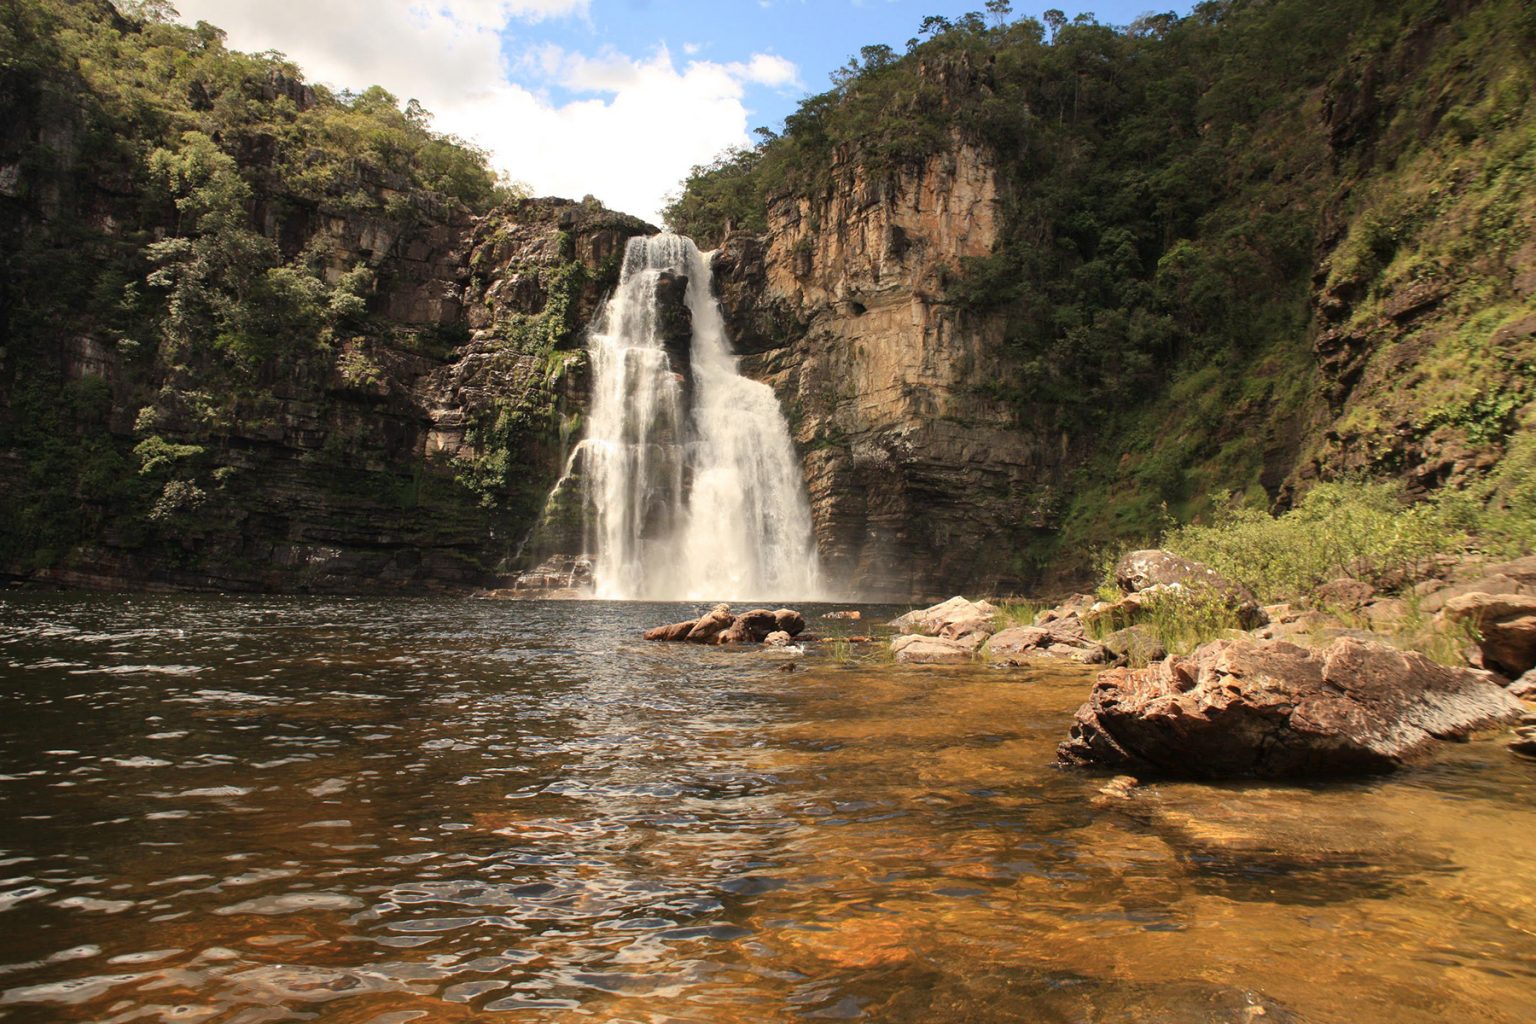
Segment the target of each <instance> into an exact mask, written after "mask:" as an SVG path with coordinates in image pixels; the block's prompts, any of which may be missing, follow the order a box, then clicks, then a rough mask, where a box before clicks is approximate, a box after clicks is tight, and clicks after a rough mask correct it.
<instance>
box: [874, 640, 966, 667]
mask: <svg viewBox="0 0 1536 1024" xmlns="http://www.w3.org/2000/svg"><path fill="white" fill-rule="evenodd" d="M891 651H892V653H894V654H895V656H896V660H897V661H904V662H908V663H910V664H914V665H943V664H959V663H962V662H968V661H972V660H973V659H974V658H975V657H976V648H975V647H974V646H972V645H970V644H967V643H963V642H961V641H959V640H948V639H946V638H944V637H941V636H923V635H922V634H921V633H908V634H907V635H905V636H898V637H896V638H895V639H894V640H892V641H891Z"/></svg>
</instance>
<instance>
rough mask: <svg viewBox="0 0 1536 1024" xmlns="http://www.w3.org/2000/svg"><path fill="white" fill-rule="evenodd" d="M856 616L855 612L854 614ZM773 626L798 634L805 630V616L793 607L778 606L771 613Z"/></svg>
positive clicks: (793, 635)
mask: <svg viewBox="0 0 1536 1024" xmlns="http://www.w3.org/2000/svg"><path fill="white" fill-rule="evenodd" d="M855 617H857V614H855ZM773 624H774V628H775V629H778V630H782V631H783V632H785V633H788V634H789V635H790V636H792V637H795V636H799V635H800V634H801V633H803V632H804V631H805V616H804V615H801V614H800V613H799V612H797V611H795V610H794V609H793V608H780V609H779V610H778V611H776V612H774V613H773Z"/></svg>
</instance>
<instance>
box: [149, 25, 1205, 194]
mask: <svg viewBox="0 0 1536 1024" xmlns="http://www.w3.org/2000/svg"><path fill="white" fill-rule="evenodd" d="M173 2H174V4H175V6H176V8H177V10H178V11H179V12H180V14H181V17H182V20H184V21H186V22H188V23H194V22H197V21H207V22H210V23H212V24H214V25H217V26H218V27H220V28H222V29H224V30H225V31H226V32H227V33H228V40H227V41H228V45H229V46H231V47H232V48H234V49H237V50H248V51H264V50H277V51H280V52H282V53H284V54H286V55H287V56H288V57H289V58H290V59H292V60H293V61H295V62H296V63H297V64H298V65H299V66H300V67H302V68H303V69H304V72H305V75H306V77H308V78H309V79H310V80H312V81H318V82H323V83H325V84H326V85H328V86H331V87H332V88H335V89H343V88H350V89H352V90H354V91H359V92H360V91H362V90H363V89H365V88H367V87H368V86H370V85H382V86H383V87H384V88H386V89H388V90H389V91H390V92H392V93H394V94H395V95H396V96H398V97H399V98H400V101H401V102H402V103H404V102H405V101H406V100H409V99H416V100H419V101H420V102H421V103H422V104H423V105H424V106H425V107H426V108H427V109H428V110H430V111H431V112H432V113H433V115H434V122H433V123H434V126H435V127H436V128H437V129H438V130H439V131H443V132H449V133H451V134H454V135H457V136H459V137H460V138H463V139H466V140H468V141H470V142H473V143H475V144H476V145H479V146H481V147H483V148H484V149H486V150H487V151H489V153H490V154H491V162H492V164H493V165H494V166H495V167H496V168H497V169H498V170H500V171H503V172H504V173H506V174H507V175H508V176H509V177H511V178H513V179H515V180H517V181H521V182H524V183H526V184H527V185H528V186H530V187H531V188H532V189H533V192H534V194H536V195H558V196H564V197H567V198H571V199H580V198H581V197H583V196H586V195H594V196H596V197H597V198H599V199H601V200H602V201H603V202H604V203H605V204H606V205H607V206H609V207H611V208H613V209H618V210H623V211H625V212H627V213H633V214H636V215H638V216H641V217H644V218H645V219H647V220H649V221H652V222H653V223H657V224H659V223H660V222H661V208H662V206H663V205H664V204H665V202H666V197H667V196H668V195H669V194H671V193H674V192H676V191H677V189H678V186H679V183H680V182H681V181H682V179H683V178H684V177H685V176H686V175H687V173H688V170H689V168H691V167H692V166H693V165H695V164H700V163H707V162H708V161H709V160H711V159H713V158H714V157H715V156H716V155H717V154H719V153H720V152H722V151H723V150H725V149H726V148H727V147H729V146H736V145H746V144H748V143H749V142H751V141H752V136H751V130H752V129H753V128H755V127H758V126H759V125H761V126H765V127H769V128H774V129H777V128H778V127H779V126H780V125H781V123H782V121H783V119H784V116H785V115H786V114H789V113H792V112H793V111H794V109H795V106H796V104H797V103H798V101H799V100H800V99H801V98H802V97H804V96H806V95H809V94H811V93H816V92H821V91H823V90H825V89H827V88H828V87H829V85H830V82H829V79H828V75H829V74H830V73H831V72H832V71H833V70H834V69H835V68H837V67H840V66H841V65H843V64H844V63H845V62H846V61H847V60H848V58H849V57H850V56H851V55H853V54H856V53H857V52H858V50H859V48H860V47H861V46H865V45H868V44H871V43H885V44H887V45H889V46H891V47H893V48H895V49H896V50H897V51H898V52H900V51H901V50H903V49H904V48H905V45H906V41H907V40H908V39H909V38H911V37H912V36H914V35H916V34H917V27H918V25H919V24H920V23H921V22H922V20H923V18H924V17H925V16H927V15H930V14H940V15H944V16H946V17H954V16H956V15H959V14H962V13H964V12H966V11H969V10H978V9H982V8H983V3H982V0H712V2H711V0H173ZM1014 6H1015V9H1016V13H1017V14H1020V15H1023V14H1032V15H1034V16H1036V17H1038V16H1039V14H1040V11H1042V10H1045V9H1046V8H1047V7H1052V6H1054V7H1059V8H1060V9H1061V10H1063V11H1065V12H1066V13H1067V14H1069V15H1071V14H1075V13H1077V12H1079V11H1085V10H1087V11H1092V12H1094V13H1095V14H1097V16H1098V18H1099V20H1100V21H1103V22H1107V23H1110V24H1116V25H1122V24H1126V23H1128V22H1130V21H1132V20H1134V19H1135V18H1136V17H1137V16H1138V15H1141V14H1144V13H1146V12H1147V11H1149V10H1170V9H1175V10H1181V11H1182V10H1186V9H1187V8H1188V6H1189V5H1188V3H1166V2H1165V3H1163V4H1161V5H1159V4H1157V3H1155V2H1154V3H1149V2H1147V0H1105V2H1100V3H1089V4H1071V3H1060V2H1057V3H1051V2H1050V0H1045V2H1043V3H1041V4H1040V5H1039V9H1036V8H1035V7H1033V6H1026V5H1025V4H1024V3H1020V2H1018V0H1015V4H1014Z"/></svg>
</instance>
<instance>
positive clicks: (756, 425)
mask: <svg viewBox="0 0 1536 1024" xmlns="http://www.w3.org/2000/svg"><path fill="white" fill-rule="evenodd" d="M684 279H686V281H685V280H684ZM679 292H681V295H679ZM668 297H670V298H671V299H672V300H674V301H671V302H667V301H664V299H666V298H668ZM678 298H681V299H682V302H681V303H678V302H676V301H675V300H676V299H678ZM683 309H686V314H684V313H683V312H682V310H683ZM587 350H588V353H589V355H590V357H591V363H592V374H593V383H592V409H591V413H590V416H589V418H588V423H587V431H586V436H585V438H584V439H583V440H582V442H581V443H580V445H579V446H578V449H577V451H576V453H575V454H574V455H573V457H572V461H573V463H575V462H576V461H578V460H579V462H580V472H581V477H582V481H583V486H584V488H585V501H584V508H585V516H586V523H587V526H586V530H587V550H588V551H589V552H590V553H591V556H592V562H593V586H594V590H595V592H596V595H597V596H598V597H604V598H614V599H652V600H679V599H693V600H715V599H719V600H751V599H763V600H769V599H773V600H789V599H805V598H808V597H815V596H817V594H818V592H819V591H820V589H821V588H820V582H819V572H818V568H817V560H816V545H815V540H814V537H813V535H812V531H811V514H810V507H809V504H808V503H807V501H806V497H805V489H804V485H803V481H802V479H801V474H800V463H799V460H798V459H797V458H796V457H795V450H794V445H793V444H792V443H791V441H790V437H789V426H788V424H787V423H786V422H785V420H784V416H783V414H782V413H781V412H780V410H779V404H778V401H777V399H776V398H775V397H774V394H773V390H772V389H771V388H769V387H768V386H767V385H766V384H760V383H758V382H757V381H754V380H749V379H748V378H746V377H743V376H741V374H740V373H739V372H738V368H737V359H736V356H735V355H734V354H733V353H732V351H731V345H730V340H729V339H728V338H727V336H726V332H725V322H724V318H723V317H722V315H721V312H720V305H719V303H718V302H716V301H715V297H714V294H713V281H712V275H711V271H710V266H709V261H708V259H707V257H705V256H704V255H703V254H701V253H700V252H699V250H698V248H697V247H696V246H695V245H694V244H693V242H692V241H690V240H689V239H687V238H683V237H680V236H678V235H670V234H663V235H657V236H655V237H652V238H634V239H631V240H630V242H629V245H628V248H627V249H626V250H625V254H624V265H623V269H622V272H621V276H620V279H619V285H618V289H617V290H616V291H615V292H614V294H613V296H612V298H611V299H610V300H609V302H608V304H607V307H606V308H605V309H604V310H603V312H602V314H601V315H600V316H599V317H598V319H597V321H596V323H595V324H594V325H593V328H592V330H591V332H590V334H589V336H588V343H587Z"/></svg>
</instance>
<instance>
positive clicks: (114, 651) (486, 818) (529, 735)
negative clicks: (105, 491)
mask: <svg viewBox="0 0 1536 1024" xmlns="http://www.w3.org/2000/svg"><path fill="white" fill-rule="evenodd" d="M693 610H694V609H693V608H692V607H686V606H678V605H642V604H607V603H597V602H585V603H565V604H555V603H550V604H499V603H489V602H473V601H460V600H337V599H297V598H294V599H275V598H274V599H268V598H261V599H257V598H242V599H236V598H202V597H102V596H92V597H80V598H75V597H66V596H45V595H21V596H16V595H8V596H7V597H6V598H4V600H3V601H0V739H3V763H0V1019H3V1020H4V1021H6V1022H8V1024H31V1022H43V1021H47V1022H60V1021H69V1022H76V1021H79V1022H85V1021H90V1022H102V1024H120V1022H129V1021H184V1022H230V1024H234V1022H240V1024H256V1022H267V1021H290V1020H292V1021H324V1022H356V1024H365V1022H366V1024H406V1022H410V1021H421V1022H435V1021H494V1020H498V1019H503V1018H504V1019H507V1020H526V1021H560V1022H565V1021H572V1022H575V1021H615V1022H617V1021H635V1022H669V1021H697V1022H708V1024H730V1022H777V1021H798V1020H823V1019H834V1020H871V1021H882V1022H913V1024H917V1022H922V1024H936V1022H951V1021H952V1022H991V1021H1033V1022H1120V1021H1147V1022H1152V1021H1156V1022H1190V1024H1195V1022H1200V1024H1205V1022H1212V1021H1222V1022H1225V1021H1233V1022H1253V1021H1298V1022H1329V1024H1334V1022H1336V1024H1360V1022H1372V1021H1391V1022H1393V1024H1430V1022H1436V1024H1438V1022H1442V1021H1447V1020H1477V1021H1492V1022H1509V1024H1515V1022H1524V1021H1527V1020H1529V1019H1530V1015H1531V1011H1532V1007H1533V1006H1536V885H1533V883H1532V881H1531V878H1530V855H1531V850H1532V837H1533V836H1536V763H1532V762H1529V761H1522V760H1519V759H1517V758H1515V757H1513V756H1511V755H1510V754H1509V753H1508V752H1507V751H1506V750H1505V749H1504V746H1503V743H1502V742H1500V741H1498V740H1484V741H1479V742H1474V743H1470V744H1466V745H1463V746H1459V747H1455V748H1452V749H1451V750H1450V751H1448V753H1447V755H1446V757H1445V758H1443V759H1442V760H1441V761H1440V762H1439V763H1437V764H1436V765H1434V766H1432V767H1426V768H1420V769H1416V770H1413V771H1409V772H1404V773H1402V774H1399V775H1397V776H1395V777H1392V778H1384V779H1373V780H1368V781H1363V782H1352V783H1336V784H1329V785H1316V786H1274V785H1228V786H1203V785H1193V784H1183V783H1178V784H1171V783H1158V784H1152V785H1147V786H1143V787H1140V788H1139V789H1138V790H1136V792H1135V795H1134V796H1133V798H1131V799H1128V800H1126V799H1116V798H1114V797H1112V796H1107V795H1105V794H1101V793H1100V792H1099V790H1100V788H1101V787H1102V786H1103V785H1104V782H1105V780H1104V779H1103V778H1099V777H1093V776H1089V775H1083V774H1078V773H1074V772H1064V771H1061V770H1058V769H1056V768H1054V767H1053V766H1052V764H1051V759H1052V754H1053V750H1054V746H1055V744H1056V742H1057V741H1058V740H1059V739H1060V738H1061V737H1062V736H1063V735H1064V734H1065V732H1066V728H1067V723H1068V722H1069V720H1070V717H1071V714H1072V711H1073V709H1074V708H1075V707H1076V705H1077V704H1078V703H1079V702H1080V701H1081V700H1082V698H1083V696H1084V694H1085V692H1086V690H1087V687H1088V685H1089V683H1090V682H1091V679H1092V674H1091V672H1089V671H1086V670H1078V669H1073V668H1041V669H1038V670H993V669H988V668H986V667H984V666H980V665H978V666H974V667H966V668H962V669H916V668H905V667H901V666H896V665H893V664H891V663H889V662H888V661H885V660H883V659H881V658H880V657H879V656H878V654H876V653H875V651H874V650H870V651H869V652H868V654H867V657H866V656H861V655H859V653H858V651H857V650H856V651H855V657H854V659H853V660H851V661H850V660H847V659H846V658H842V657H839V656H838V655H839V654H841V652H842V650H843V649H842V648H841V646H840V645H839V646H838V647H837V648H836V653H834V648H833V647H832V645H823V647H822V648H820V649H813V650H811V651H810V652H809V653H808V654H807V655H806V656H804V657H801V658H792V657H789V656H784V655H774V654H769V653H766V652H763V651H759V650H718V649H700V648H691V647H686V646H682V645H661V644H646V643H644V642H642V641H641V640H640V639H639V633H640V630H641V629H642V628H644V627H646V626H649V625H655V624H659V623H662V622H667V621H673V620H675V619H678V618H681V617H684V616H685V615H686V614H688V613H691V612H692V611H693ZM805 610H806V611H807V612H808V613H809V614H810V615H811V616H813V617H812V628H813V629H818V630H821V631H823V632H826V631H831V630H832V629H835V628H836V627H843V628H846V626H847V624H843V623H825V622H822V621H819V620H817V619H815V618H814V615H815V614H816V613H817V612H819V611H822V610H824V609H820V608H816V607H808V608H806V609H805ZM889 611H890V609H868V608H866V624H867V623H868V622H869V621H870V620H871V619H873V620H874V621H880V620H882V619H884V618H888V617H889V615H888V614H886V613H887V612H889ZM790 665H793V666H794V670H793V671H786V670H785V669H786V668H787V667H789V666H790Z"/></svg>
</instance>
